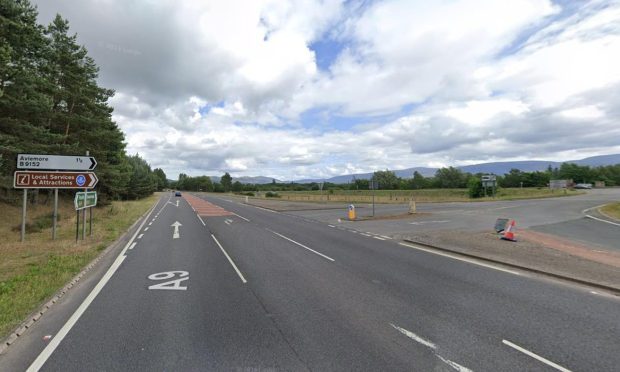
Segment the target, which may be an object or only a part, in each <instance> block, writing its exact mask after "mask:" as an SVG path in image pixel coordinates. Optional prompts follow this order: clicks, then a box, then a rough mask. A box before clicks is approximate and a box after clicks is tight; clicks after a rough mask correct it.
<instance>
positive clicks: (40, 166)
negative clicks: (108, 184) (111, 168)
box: [17, 154, 97, 171]
mask: <svg viewBox="0 0 620 372" xmlns="http://www.w3.org/2000/svg"><path fill="white" fill-rule="evenodd" d="M96 166H97V161H96V160H95V158H94V157H92V156H88V154H87V155H86V156H66V155H33V154H17V169H33V170H61V169H62V170H81V171H83V170H93V169H95V167H96Z"/></svg>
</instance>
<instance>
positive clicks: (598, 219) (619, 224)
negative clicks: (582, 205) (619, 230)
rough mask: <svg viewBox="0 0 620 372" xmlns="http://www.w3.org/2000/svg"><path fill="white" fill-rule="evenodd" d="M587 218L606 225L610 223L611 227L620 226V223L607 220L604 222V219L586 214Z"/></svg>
mask: <svg viewBox="0 0 620 372" xmlns="http://www.w3.org/2000/svg"><path fill="white" fill-rule="evenodd" d="M586 217H588V218H591V219H593V220H596V221H600V222H605V223H608V224H610V225H614V226H620V223H616V222H611V221H607V220H604V219H602V218H598V217H594V216H590V215H589V214H586Z"/></svg>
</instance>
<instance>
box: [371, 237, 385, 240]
mask: <svg viewBox="0 0 620 372" xmlns="http://www.w3.org/2000/svg"><path fill="white" fill-rule="evenodd" d="M373 238H375V239H378V240H385V239H383V238H380V237H378V236H373Z"/></svg>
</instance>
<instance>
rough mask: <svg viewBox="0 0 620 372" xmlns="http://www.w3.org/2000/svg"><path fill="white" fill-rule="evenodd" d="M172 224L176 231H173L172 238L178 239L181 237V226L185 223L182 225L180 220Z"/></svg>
mask: <svg viewBox="0 0 620 372" xmlns="http://www.w3.org/2000/svg"><path fill="white" fill-rule="evenodd" d="M170 226H172V227H174V232H173V233H172V239H178V238H179V237H180V235H179V226H183V225H181V223H179V221H175V222H174V223H173V224H172V225H170Z"/></svg>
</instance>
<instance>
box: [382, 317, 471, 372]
mask: <svg viewBox="0 0 620 372" xmlns="http://www.w3.org/2000/svg"><path fill="white" fill-rule="evenodd" d="M390 325H391V326H392V327H393V328H394V329H396V330H397V331H398V332H400V333H402V334H404V335H405V336H407V337H409V338H410V339H412V340H413V341H415V342H417V343H420V344H422V345H424V346H426V347H428V348H430V349H431V350H433V353H434V354H435V356H436V357H437V358H439V359H440V360H441V361H442V362H444V363H446V364H447V365H449V366H450V367H452V368H454V369H455V370H457V371H459V372H472V370H471V369H469V368H467V367H463V366H462V365H460V364H458V363H456V362H453V361H451V360H449V359H446V358H444V357H442V356H441V355H439V354H437V345H435V344H434V343H432V342H431V341H429V340H426V339H424V338H422V337H420V336H418V335H416V334H415V333H413V332H411V331H409V330H406V329H404V328H401V327H399V326H397V325H394V324H392V323H390Z"/></svg>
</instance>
